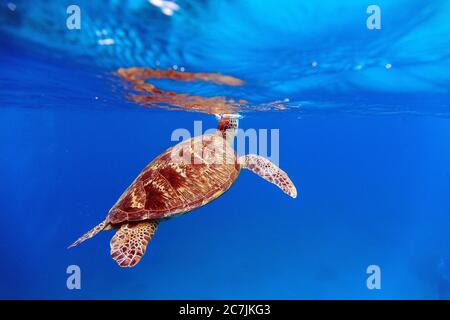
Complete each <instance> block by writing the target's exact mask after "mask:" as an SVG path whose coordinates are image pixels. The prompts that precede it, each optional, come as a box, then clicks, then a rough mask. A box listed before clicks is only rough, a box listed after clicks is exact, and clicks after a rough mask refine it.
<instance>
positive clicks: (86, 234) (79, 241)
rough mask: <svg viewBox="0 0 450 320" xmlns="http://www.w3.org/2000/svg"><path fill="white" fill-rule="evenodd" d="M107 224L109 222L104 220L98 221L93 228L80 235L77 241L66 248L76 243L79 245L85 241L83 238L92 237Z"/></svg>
mask: <svg viewBox="0 0 450 320" xmlns="http://www.w3.org/2000/svg"><path fill="white" fill-rule="evenodd" d="M107 226H109V224H107V223H106V220H104V221H102V222H100V223H99V224H98V225H97V226H96V227H94V228H93V229H91V230H89V231H88V232H86V233H85V234H84V235H82V236H81V237H80V238H79V239H78V240H77V241H75V242H74V243H72V244H71V245H70V246H69V247H68V248H67V249H70V248H72V247H75V246H76V245H79V244H80V243H82V242H83V241H85V240H87V239H89V238H92V237H93V236H95V235H96V234H97V233H99V232H100V231H102V230H104V229H105V228H106V227H107Z"/></svg>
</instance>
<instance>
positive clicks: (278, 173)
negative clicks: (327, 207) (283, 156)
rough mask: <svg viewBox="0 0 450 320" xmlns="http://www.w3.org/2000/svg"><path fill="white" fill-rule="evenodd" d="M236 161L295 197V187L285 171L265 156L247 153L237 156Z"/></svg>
mask: <svg viewBox="0 0 450 320" xmlns="http://www.w3.org/2000/svg"><path fill="white" fill-rule="evenodd" d="M238 162H239V163H240V165H241V166H242V167H243V168H245V169H249V170H250V171H252V172H254V173H256V174H257V175H259V176H260V177H261V178H263V179H265V180H267V181H269V182H271V183H273V184H275V185H276V186H277V187H278V188H280V189H281V190H283V192H284V193H287V194H288V195H290V196H291V197H292V198H296V197H297V189H296V188H295V185H294V183H293V182H292V181H291V179H289V176H288V175H287V173H286V172H284V171H283V170H281V169H280V168H278V166H277V165H275V164H274V163H272V162H270V161H269V160H267V159H266V158H264V157H261V156H258V155H256V154H248V155H245V156H242V157H239V159H238Z"/></svg>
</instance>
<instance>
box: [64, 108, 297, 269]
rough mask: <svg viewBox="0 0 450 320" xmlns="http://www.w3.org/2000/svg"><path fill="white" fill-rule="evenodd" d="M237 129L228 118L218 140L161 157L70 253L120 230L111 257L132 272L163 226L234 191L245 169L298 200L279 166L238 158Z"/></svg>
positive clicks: (207, 138) (210, 137)
mask: <svg viewBox="0 0 450 320" xmlns="http://www.w3.org/2000/svg"><path fill="white" fill-rule="evenodd" d="M237 125H238V120H237V119H236V118H232V117H229V116H224V117H222V118H221V119H220V121H219V124H218V127H217V131H216V133H215V134H204V135H201V136H197V137H194V138H192V139H189V140H185V141H183V142H180V143H179V144H177V145H176V146H174V147H172V148H169V149H168V150H166V151H165V152H164V153H162V154H161V155H159V156H158V157H157V158H156V159H154V160H153V161H152V162H151V163H150V164H148V165H147V167H146V168H145V169H144V170H143V171H142V172H141V173H140V174H139V176H138V177H137V178H136V180H134V182H133V183H132V184H131V185H130V186H129V187H128V189H127V190H126V191H125V192H124V193H123V194H122V196H121V197H120V198H119V200H118V201H117V203H116V204H115V205H114V206H113V207H112V208H111V210H110V211H109V213H108V215H107V217H106V219H105V220H104V221H103V222H101V223H100V224H99V225H97V226H96V227H95V228H93V229H92V230H90V231H89V232H87V233H86V234H84V235H83V236H82V237H81V238H79V239H78V240H77V241H75V242H74V243H73V244H72V245H71V246H70V247H69V248H71V247H74V246H76V245H78V244H80V243H81V242H83V241H85V240H87V239H89V238H91V237H93V236H95V235H96V234H97V233H99V232H100V231H105V230H109V229H117V232H116V234H115V235H114V236H113V238H112V239H111V243H110V246H111V257H112V258H113V259H114V260H115V261H116V262H117V263H118V264H119V266H121V267H133V266H135V265H136V264H137V263H138V262H139V261H140V260H141V258H142V256H143V255H144V253H145V250H146V247H147V244H148V242H149V241H150V240H151V239H152V237H153V235H154V234H155V232H156V229H157V228H158V225H159V223H160V222H161V221H163V220H166V219H168V218H171V217H174V216H176V215H180V214H184V213H186V212H189V211H191V210H193V209H196V208H198V207H201V206H203V205H205V204H207V203H208V202H210V201H212V200H214V199H216V198H217V197H218V196H220V195H221V194H223V193H224V192H225V191H227V190H228V188H230V186H231V185H232V184H233V182H234V181H235V180H236V178H237V177H238V175H239V172H240V170H241V168H245V169H249V170H251V171H253V172H254V173H256V174H258V175H259V176H260V177H262V178H263V179H266V180H268V181H270V182H272V183H274V184H275V185H277V186H278V187H279V188H281V189H282V190H283V191H284V192H285V193H287V194H288V195H290V196H291V197H293V198H296V197H297V190H296V188H295V186H294V184H293V183H292V181H291V180H290V179H289V177H288V175H287V174H286V173H285V172H284V171H282V170H281V169H280V168H278V167H277V166H276V165H275V164H273V163H272V162H270V161H269V160H267V159H266V158H264V157H261V156H258V155H245V156H242V157H237V155H236V152H235V151H234V148H233V146H232V143H230V142H231V141H232V139H233V138H234V135H235V134H236V130H237Z"/></svg>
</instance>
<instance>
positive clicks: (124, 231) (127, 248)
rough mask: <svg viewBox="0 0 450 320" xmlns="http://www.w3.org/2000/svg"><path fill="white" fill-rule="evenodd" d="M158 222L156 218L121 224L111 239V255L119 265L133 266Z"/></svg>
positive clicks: (142, 252) (138, 259) (141, 254)
mask: <svg viewBox="0 0 450 320" xmlns="http://www.w3.org/2000/svg"><path fill="white" fill-rule="evenodd" d="M158 224H159V221H158V220H146V221H142V222H129V223H124V224H122V225H121V227H120V229H119V230H118V231H117V232H116V234H115V235H114V237H113V238H112V239H111V243H110V245H111V257H112V258H113V259H114V260H116V262H117V264H118V265H119V266H121V267H134V266H135V265H136V264H137V263H138V262H139V261H140V260H141V258H142V256H143V255H144V253H145V249H146V248H147V244H148V242H149V241H150V239H151V238H152V237H153V235H154V234H155V232H156V229H157V227H158Z"/></svg>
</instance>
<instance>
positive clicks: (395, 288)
mask: <svg viewBox="0 0 450 320" xmlns="http://www.w3.org/2000/svg"><path fill="white" fill-rule="evenodd" d="M76 2H77V3H76V4H77V5H78V6H79V7H80V9H81V30H68V29H67V26H66V19H67V17H68V16H69V15H68V14H67V13H66V9H67V7H68V6H69V5H71V4H74V3H72V2H69V1H50V2H49V1H33V2H30V1H13V0H11V1H1V2H0V70H1V73H0V90H1V95H0V215H1V220H2V226H3V227H2V232H1V234H0V256H1V257H2V260H1V261H2V263H1V264H0V297H1V298H7V299H11V298H18V299H47V298H55V299H222V298H223V299H422V298H423V299H449V298H450V271H449V270H450V232H449V231H448V230H449V228H450V196H449V192H450V166H449V164H450V123H449V116H450V90H449V88H450V73H449V72H448V70H450V41H449V40H450V37H449V34H450V22H449V20H448V16H449V14H450V1H447V0H436V1H433V2H430V1H425V0H408V1H406V0H396V1H382V0H379V1H376V2H377V3H376V4H377V5H379V7H380V8H381V14H382V15H381V19H382V20H381V21H382V28H381V29H380V30H369V29H367V26H366V19H367V18H368V16H369V15H368V14H367V13H366V9H367V7H368V6H369V5H371V4H373V3H372V2H369V1H363V0H351V1H350V0H349V1H345V3H340V2H338V1H331V0H328V1H320V3H318V2H313V1H306V0H305V1H302V0H297V1H294V0H292V1H290V0H284V1H272V0H264V1H260V0H258V1H257V0H242V1H237V0H235V1H225V0H222V1H219V0H215V1H214V0H212V1H206V0H204V1H187V0H186V1H181V0H180V1H177V4H178V6H179V8H178V10H175V11H173V12H172V15H170V14H167V12H166V14H165V13H163V12H162V10H161V8H159V7H157V6H155V5H152V4H151V3H150V2H149V1H144V0H142V1H138V0H136V1H126V2H125V1H116V0H110V1H102V2H100V1H95V2H94V1H82V0H79V1H76ZM105 40H108V41H106V42H105ZM134 66H138V67H148V68H160V69H168V68H173V69H177V70H180V69H181V68H183V70H186V71H188V72H215V73H222V74H227V75H232V76H235V77H238V78H240V79H243V80H244V81H245V82H246V83H245V85H244V86H242V87H226V86H218V85H211V84H204V83H197V82H196V83H179V82H174V81H160V82H158V84H160V86H161V87H163V88H164V89H165V90H175V91H180V92H188V93H190V94H196V95H201V96H207V97H208V96H227V97H233V98H235V99H245V100H248V101H250V102H251V106H252V107H251V108H249V109H246V110H242V114H243V116H244V118H243V119H242V120H241V121H240V127H242V128H243V129H250V128H254V129H260V128H265V129H279V130H280V144H279V149H280V167H282V168H283V169H284V170H285V171H286V172H287V173H288V174H289V176H290V177H291V178H292V180H293V181H294V183H295V184H296V185H297V188H298V190H299V197H298V198H297V199H295V200H294V199H291V198H289V197H287V196H286V195H284V194H283V193H282V192H280V191H279V190H278V189H277V188H276V187H274V186H273V185H271V184H269V183H267V182H265V181H263V180H262V179H260V178H259V177H258V176H256V175H254V174H252V173H251V172H249V171H243V172H242V173H241V175H240V177H239V178H238V180H237V181H236V183H235V184H234V185H233V186H232V188H231V189H230V190H229V191H227V192H226V193H225V194H224V195H223V196H221V197H220V198H218V199H217V200H215V201H213V202H211V203H210V204H208V205H207V206H205V207H202V208H199V209H197V210H195V211H194V212H192V213H190V214H187V215H184V216H181V217H177V218H175V219H172V220H170V221H167V222H164V223H162V224H161V226H160V227H159V229H158V231H157V234H156V235H155V238H154V239H153V240H152V241H151V243H150V244H149V246H148V249H147V252H146V254H145V256H144V258H143V259H142V261H141V262H140V263H139V264H138V265H137V266H136V267H134V268H132V269H121V268H119V267H117V265H116V264H115V262H114V261H113V260H112V259H111V258H110V256H109V241H110V238H111V237H112V235H113V231H108V232H103V233H101V234H99V235H97V236H96V237H95V238H93V239H91V240H89V241H87V242H86V243H83V244H82V245H80V246H79V247H76V248H74V249H71V250H69V251H68V250H67V249H66V248H67V246H68V245H69V244H70V243H72V242H73V241H74V240H75V239H76V238H78V237H79V236H80V235H81V234H83V233H84V232H85V231H87V230H88V229H90V228H91V227H93V226H95V225H96V224H97V223H98V222H100V221H101V220H103V219H104V217H105V216H106V214H107V212H108V210H109V209H110V207H111V206H112V205H113V204H114V203H115V201H116V200H117V198H118V197H119V196H120V195H121V194H122V192H123V191H124V190H125V189H126V187H128V185H129V184H130V183H131V182H132V181H133V180H134V178H135V177H136V176H137V175H138V174H139V172H140V171H141V170H142V169H143V168H144V167H145V166H146V165H147V163H148V162H150V161H151V160H152V159H153V158H154V157H156V156H157V155H158V154H160V153H161V152H162V151H163V150H165V149H166V148H168V147H170V146H172V145H173V144H174V142H173V141H171V134H172V132H173V130H174V129H177V128H186V129H188V130H190V131H192V130H193V126H194V121H197V120H200V121H203V125H204V127H205V128H211V127H214V126H215V125H216V120H215V118H214V116H212V115H210V114H206V113H201V112H192V110H189V111H190V112H186V110H178V111H168V110H166V109H162V108H144V107H143V106H140V105H139V104H136V103H135V102H132V101H130V100H129V99H128V94H129V93H130V92H129V88H127V86H126V85H124V82H123V81H122V80H120V79H119V78H118V77H117V76H115V75H113V74H112V73H113V72H115V71H116V70H117V69H118V68H120V67H134ZM287 99H288V100H287ZM272 101H284V105H285V109H286V110H275V109H273V110H272V109H270V108H269V110H268V111H264V112H261V111H258V109H257V108H256V107H258V106H260V105H266V104H267V103H269V102H272ZM253 107H255V108H253ZM69 265H78V266H79V267H80V269H81V289H80V290H69V289H68V288H67V286H66V280H67V278H68V276H69V275H68V274H67V273H66V269H67V267H68V266H69ZM370 265H378V266H379V267H380V269H381V289H379V290H377V289H375V290H369V289H368V288H367V285H366V280H367V278H368V276H369V275H368V274H367V273H366V269H367V267H368V266H370Z"/></svg>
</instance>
